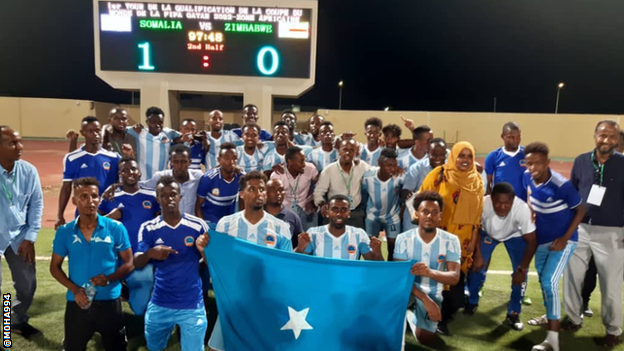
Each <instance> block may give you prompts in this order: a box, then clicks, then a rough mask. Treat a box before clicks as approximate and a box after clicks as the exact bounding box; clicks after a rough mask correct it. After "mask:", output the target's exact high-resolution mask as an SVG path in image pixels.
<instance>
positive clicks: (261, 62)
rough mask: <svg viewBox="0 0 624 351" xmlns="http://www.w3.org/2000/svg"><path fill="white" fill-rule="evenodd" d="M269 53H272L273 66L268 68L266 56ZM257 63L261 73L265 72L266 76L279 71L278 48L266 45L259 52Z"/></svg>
mask: <svg viewBox="0 0 624 351" xmlns="http://www.w3.org/2000/svg"><path fill="white" fill-rule="evenodd" d="M267 54H270V55H271V67H270V68H267V67H266V65H265V64H264V58H265V56H266V55H267ZM256 65H257V66H258V69H259V70H260V73H262V74H264V75H265V76H270V75H273V74H275V72H277V69H278V68H279V54H278V53H277V50H276V49H275V48H274V47H272V46H265V47H263V48H262V49H260V51H259V52H258V57H257V60H256Z"/></svg>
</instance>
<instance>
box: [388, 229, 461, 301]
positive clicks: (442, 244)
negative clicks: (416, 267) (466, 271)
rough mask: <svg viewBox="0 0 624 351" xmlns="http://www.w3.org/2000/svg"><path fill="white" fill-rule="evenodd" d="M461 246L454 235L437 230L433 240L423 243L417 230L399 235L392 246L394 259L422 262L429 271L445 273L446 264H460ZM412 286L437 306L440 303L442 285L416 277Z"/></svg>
mask: <svg viewBox="0 0 624 351" xmlns="http://www.w3.org/2000/svg"><path fill="white" fill-rule="evenodd" d="M460 257H461V246H460V245H459V239H458V238H457V236H456V235H453V234H451V233H448V232H445V231H444V230H442V229H437V234H436V236H435V238H433V240H432V241H430V242H429V243H425V242H424V241H423V240H422V239H421V237H420V235H419V234H418V229H411V230H408V231H406V232H404V233H401V234H399V236H398V237H397V239H396V245H395V246H394V258H395V259H399V260H403V261H415V262H424V263H427V264H428V265H429V268H430V269H434V270H437V271H446V270H447V267H446V262H455V263H457V264H459V263H460ZM414 284H416V287H417V288H418V290H420V291H422V292H424V293H425V294H427V295H428V296H429V297H430V298H431V299H433V300H434V301H435V302H437V303H438V304H440V303H442V291H444V285H443V284H442V283H439V282H437V281H435V280H433V279H431V278H427V277H422V276H416V277H414Z"/></svg>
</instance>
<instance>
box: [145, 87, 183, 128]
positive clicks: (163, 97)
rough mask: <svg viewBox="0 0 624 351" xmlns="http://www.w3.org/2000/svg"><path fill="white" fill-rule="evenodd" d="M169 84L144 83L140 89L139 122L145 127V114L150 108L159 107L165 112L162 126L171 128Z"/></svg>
mask: <svg viewBox="0 0 624 351" xmlns="http://www.w3.org/2000/svg"><path fill="white" fill-rule="evenodd" d="M169 98H170V94H169V84H168V82H167V81H146V82H144V83H143V85H142V87H141V117H140V119H139V120H140V121H141V123H142V124H143V125H145V117H146V116H145V112H146V111H147V109H148V108H150V107H152V106H156V107H160V108H161V109H162V110H163V111H164V112H165V118H164V124H163V125H164V126H165V127H168V128H171V127H172V123H171V116H172V113H173V114H175V111H171V108H170V104H169Z"/></svg>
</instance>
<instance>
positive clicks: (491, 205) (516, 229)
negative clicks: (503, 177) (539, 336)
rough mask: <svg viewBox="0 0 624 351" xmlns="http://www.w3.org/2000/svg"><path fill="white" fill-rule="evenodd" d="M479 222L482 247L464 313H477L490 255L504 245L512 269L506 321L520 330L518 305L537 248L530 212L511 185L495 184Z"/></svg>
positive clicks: (475, 265) (472, 273)
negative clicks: (497, 247)
mask: <svg viewBox="0 0 624 351" xmlns="http://www.w3.org/2000/svg"><path fill="white" fill-rule="evenodd" d="M481 221H482V223H481V228H482V231H481V237H480V242H481V244H480V245H479V246H478V247H477V249H476V252H475V257H474V263H473V265H472V270H471V272H469V274H468V290H469V292H470V296H469V297H468V303H467V304H466V306H465V307H464V314H466V315H472V314H474V313H475V311H476V310H477V307H478V305H479V290H480V289H481V286H483V283H484V282H485V276H486V273H487V267H488V265H489V262H490V258H491V257H492V253H493V252H494V249H495V248H496V246H497V245H498V244H499V243H504V244H505V248H506V249H507V253H508V254H509V258H510V259H511V265H512V267H513V269H514V273H513V276H512V285H511V297H510V300H509V305H508V308H507V319H506V321H505V322H506V323H507V324H508V325H509V326H510V327H511V328H512V329H514V330H518V331H519V330H522V328H523V325H522V322H521V321H520V318H519V315H520V312H521V306H522V303H521V302H522V299H523V298H524V293H525V288H526V278H527V270H528V268H529V264H530V263H531V260H532V259H533V255H534V254H535V250H536V249H537V239H536V236H535V224H534V223H533V220H532V214H531V210H530V209H529V206H528V205H527V204H526V202H524V201H523V200H522V199H520V198H519V197H517V196H516V194H515V191H514V188H513V186H512V185H511V184H509V183H506V182H501V183H496V185H494V188H493V189H492V195H488V196H486V197H485V199H484V201H483V214H482V216H481Z"/></svg>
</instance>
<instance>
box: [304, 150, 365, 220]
mask: <svg viewBox="0 0 624 351" xmlns="http://www.w3.org/2000/svg"><path fill="white" fill-rule="evenodd" d="M357 153H358V143H357V142H356V141H355V140H353V139H347V140H343V141H342V142H340V150H339V152H338V155H339V158H338V161H336V162H333V163H331V164H330V165H329V166H327V167H326V168H325V169H324V170H323V172H321V175H320V177H319V181H318V183H317V184H316V188H315V189H314V204H315V205H316V206H318V207H323V206H324V205H325V204H326V203H327V199H328V198H331V197H332V196H334V195H337V194H340V195H345V196H346V197H347V198H348V199H349V203H350V209H351V218H349V220H348V221H347V225H350V226H353V227H357V228H362V229H364V217H365V213H364V212H365V211H364V209H365V203H364V202H362V179H363V178H364V173H365V172H366V171H367V170H368V169H369V168H370V166H369V165H368V164H367V163H366V162H363V161H360V162H359V163H357V164H356V163H355V162H353V159H354V157H355V156H356V155H357Z"/></svg>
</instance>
